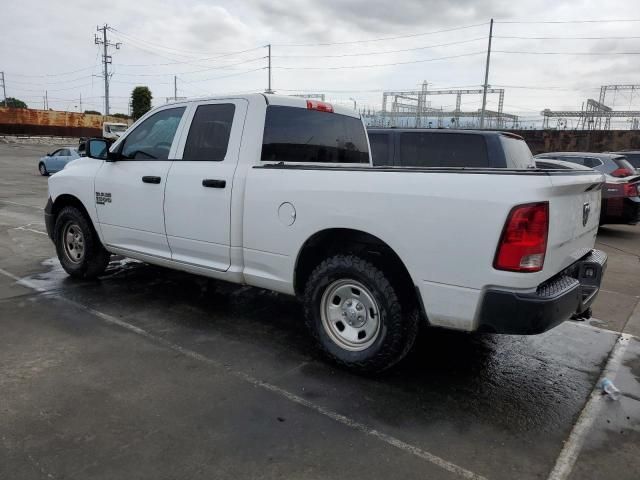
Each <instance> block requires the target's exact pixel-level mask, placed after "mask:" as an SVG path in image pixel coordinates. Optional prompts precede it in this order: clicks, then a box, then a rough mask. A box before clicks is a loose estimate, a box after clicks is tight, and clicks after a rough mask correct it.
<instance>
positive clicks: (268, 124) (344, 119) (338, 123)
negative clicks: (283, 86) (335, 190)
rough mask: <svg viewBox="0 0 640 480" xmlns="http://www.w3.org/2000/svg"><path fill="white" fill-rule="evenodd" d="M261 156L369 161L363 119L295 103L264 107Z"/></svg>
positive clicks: (278, 159) (287, 159)
mask: <svg viewBox="0 0 640 480" xmlns="http://www.w3.org/2000/svg"><path fill="white" fill-rule="evenodd" d="M261 158H262V160H263V161H275V162H316V163H369V149H368V147H367V134H366V132H365V129H364V125H363V124H362V121H361V120H360V119H358V118H355V117H350V116H348V115H340V114H336V113H329V112H321V111H318V110H309V109H305V108H298V107H284V106H278V105H271V106H269V107H267V116H266V118H265V125H264V136H263V139H262V157H261Z"/></svg>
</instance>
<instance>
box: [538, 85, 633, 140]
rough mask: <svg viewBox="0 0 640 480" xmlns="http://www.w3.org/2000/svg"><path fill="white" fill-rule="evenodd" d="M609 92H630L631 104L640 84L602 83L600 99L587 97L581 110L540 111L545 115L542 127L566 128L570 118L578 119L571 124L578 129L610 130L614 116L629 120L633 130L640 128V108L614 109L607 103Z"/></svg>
mask: <svg viewBox="0 0 640 480" xmlns="http://www.w3.org/2000/svg"><path fill="white" fill-rule="evenodd" d="M608 92H614V94H615V93H617V92H628V93H629V95H630V101H629V104H631V103H632V101H633V94H634V93H637V92H640V85H602V86H601V87H600V97H599V98H598V100H594V99H593V98H589V99H587V102H586V105H584V104H583V106H582V109H581V110H550V109H545V110H543V111H542V112H540V113H541V115H542V116H543V122H542V128H545V129H548V128H557V129H565V128H567V126H568V125H567V121H568V120H569V119H577V121H576V124H575V125H572V126H571V127H575V129H576V130H610V129H611V119H612V118H624V119H627V120H628V121H629V123H630V128H631V130H638V129H640V110H614V109H613V107H610V106H608V105H607V93H608ZM552 119H555V120H556V124H555V125H552V123H551V120H552Z"/></svg>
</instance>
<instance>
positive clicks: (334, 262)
mask: <svg viewBox="0 0 640 480" xmlns="http://www.w3.org/2000/svg"><path fill="white" fill-rule="evenodd" d="M396 288H397V286H396V285H393V284H392V283H391V280H390V277H389V276H388V275H387V274H386V273H385V272H384V271H383V270H381V269H379V268H378V267H377V266H375V265H373V264H372V263H370V262H369V261H367V260H365V259H363V258H360V257H358V256H356V255H335V256H333V257H331V258H328V259H327V260H325V261H323V262H322V263H321V264H320V265H318V267H316V269H315V270H314V271H313V273H312V274H311V276H310V277H309V280H308V281H307V284H306V287H305V293H304V308H305V318H306V322H307V325H308V327H309V329H310V330H311V333H312V334H313V336H314V337H315V338H316V340H317V341H318V343H319V344H320V347H321V348H322V350H323V351H324V352H325V353H326V354H327V355H328V356H329V357H330V358H331V359H332V360H333V361H335V362H337V363H339V364H341V365H344V366H346V367H348V368H350V369H353V370H358V371H362V372H377V371H382V370H385V369H387V368H389V367H391V366H393V365H394V364H396V363H397V362H399V361H400V360H401V359H402V358H403V357H404V356H405V355H406V354H407V353H408V352H409V350H410V349H411V347H412V346H413V343H414V342H415V339H416V335H417V332H418V326H419V315H418V311H417V309H415V308H413V307H412V305H411V304H410V303H409V302H407V301H405V302H401V301H400V296H399V295H398V292H397V291H396Z"/></svg>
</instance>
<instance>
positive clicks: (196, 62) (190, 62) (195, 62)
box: [120, 40, 265, 67]
mask: <svg viewBox="0 0 640 480" xmlns="http://www.w3.org/2000/svg"><path fill="white" fill-rule="evenodd" d="M128 41H130V40H128ZM131 46H133V47H134V48H137V49H138V50H142V51H143V52H147V53H150V54H151V55H155V56H157V57H160V58H164V59H166V60H171V62H164V63H142V64H126V63H124V64H120V66H123V67H161V66H167V65H193V66H196V67H204V66H207V65H206V64H203V63H199V62H208V61H210V60H216V59H219V58H224V57H230V56H236V55H241V54H243V53H248V52H252V51H255V50H259V49H262V48H265V47H264V46H260V47H254V48H250V49H247V50H240V51H237V52H232V53H228V54H222V55H215V56H210V57H204V58H194V59H188V60H176V59H175V58H173V57H167V56H165V55H161V54H159V53H157V52H154V51H152V50H148V49H146V48H143V47H141V46H139V45H136V44H135V43H132V44H131Z"/></svg>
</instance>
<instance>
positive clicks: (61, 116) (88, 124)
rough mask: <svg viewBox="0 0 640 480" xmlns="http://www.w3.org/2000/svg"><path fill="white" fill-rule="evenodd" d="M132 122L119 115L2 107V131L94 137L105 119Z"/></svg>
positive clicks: (0, 128)
mask: <svg viewBox="0 0 640 480" xmlns="http://www.w3.org/2000/svg"><path fill="white" fill-rule="evenodd" d="M107 121H108V122H120V123H130V122H127V121H126V120H123V119H121V118H116V117H111V116H109V117H103V116H102V115H89V114H84V113H75V112H56V111H52V110H34V109H27V108H5V107H0V133H4V134H12V135H55V136H61V137H91V136H100V135H102V122H107Z"/></svg>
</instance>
